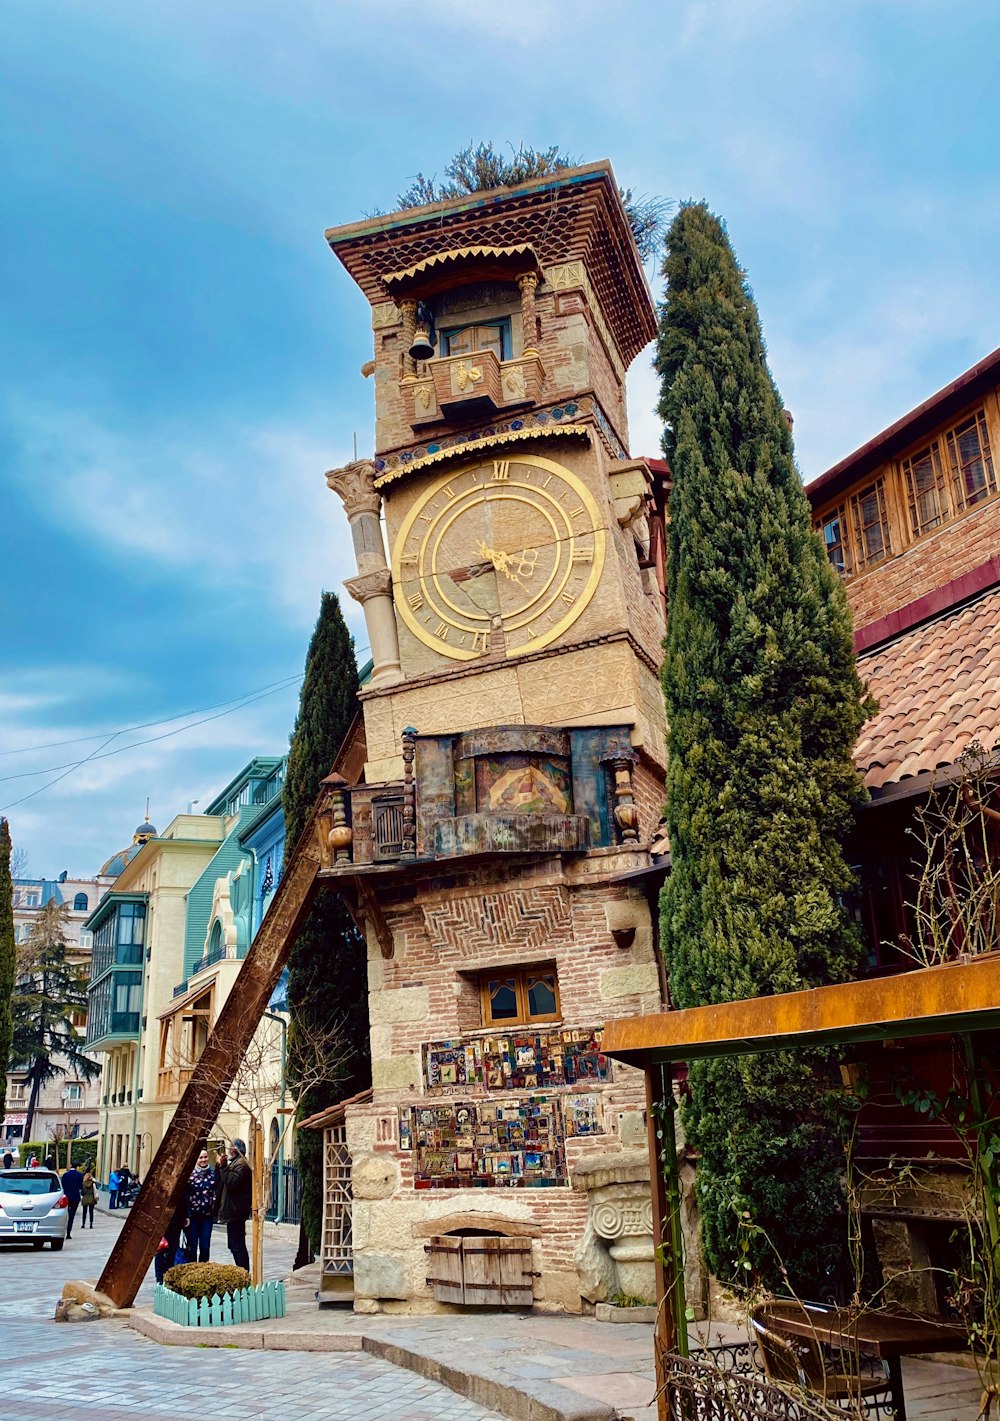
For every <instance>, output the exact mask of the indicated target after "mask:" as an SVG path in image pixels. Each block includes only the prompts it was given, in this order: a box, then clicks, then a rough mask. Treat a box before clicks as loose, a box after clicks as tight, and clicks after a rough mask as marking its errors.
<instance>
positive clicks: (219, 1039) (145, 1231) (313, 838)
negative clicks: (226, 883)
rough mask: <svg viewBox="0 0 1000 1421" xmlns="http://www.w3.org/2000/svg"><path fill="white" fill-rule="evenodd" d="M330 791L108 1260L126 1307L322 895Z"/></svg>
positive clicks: (108, 1288)
mask: <svg viewBox="0 0 1000 1421" xmlns="http://www.w3.org/2000/svg"><path fill="white" fill-rule="evenodd" d="M325 798H326V797H325V796H323V797H321V799H320V801H319V803H318V804H317V806H316V808H315V809H314V810H313V813H312V815H311V817H310V819H309V822H308V824H307V825H306V827H305V829H304V830H303V831H302V835H301V837H300V839H299V841H298V843H297V844H296V845H295V848H294V850H293V851H292V855H291V858H290V859H289V861H288V863H287V865H286V866H285V872H284V874H283V876H282V879H281V883H280V884H279V886H278V891H277V893H276V894H275V896H274V899H273V901H272V903H271V906H270V908H269V909H268V912H267V916H266V917H265V919H264V921H263V923H262V924H261V928H260V931H259V932H258V934H257V936H256V937H255V938H254V940H253V943H252V944H251V947H250V951H249V952H248V953H247V955H246V959H245V961H244V963H243V966H242V967H241V969H240V974H239V976H238V977H237V979H236V982H235V983H234V985H233V989H232V991H231V992H230V994H229V996H228V998H227V999H226V1002H225V1005H224V1006H223V1008H222V1011H221V1012H220V1013H219V1018H218V1020H217V1021H216V1023H215V1026H214V1028H213V1030H212V1033H211V1035H210V1036H209V1038H208V1043H207V1045H206V1047H205V1050H204V1051H203V1053H202V1055H201V1058H200V1059H199V1061H198V1064H197V1065H196V1066H195V1068H194V1071H193V1073H192V1075H191V1079H190V1081H189V1082H188V1085H187V1089H186V1090H185V1091H184V1094H183V1095H182V1096H181V1098H180V1102H179V1103H178V1106H177V1109H176V1111H175V1112H174V1118H173V1120H171V1122H170V1125H169V1126H168V1127H167V1132H166V1134H165V1135H164V1136H163V1139H162V1140H161V1142H160V1148H159V1149H158V1150H157V1151H156V1154H155V1155H154V1157H153V1162H152V1164H151V1165H150V1167H149V1170H148V1172H147V1174H146V1178H145V1180H144V1181H143V1186H142V1188H141V1190H140V1191H139V1197H138V1199H137V1200H136V1202H135V1203H134V1204H133V1205H132V1208H131V1210H130V1212H129V1215H128V1218H127V1219H126V1220H125V1225H124V1227H123V1228H122V1231H121V1233H120V1234H119V1235H118V1240H117V1242H116V1243H115V1246H114V1248H113V1249H112V1250H111V1254H110V1256H109V1258H108V1261H107V1263H106V1264H105V1265H104V1272H103V1273H102V1274H101V1277H100V1280H99V1282H98V1284H97V1286H98V1289H99V1290H100V1291H101V1292H102V1293H105V1294H106V1295H107V1296H108V1297H109V1298H110V1299H111V1301H112V1302H113V1303H115V1304H116V1306H118V1307H120V1308H124V1307H129V1306H131V1304H132V1302H133V1301H134V1299H135V1295H136V1293H137V1292H138V1291H139V1287H140V1285H141V1283H142V1280H143V1278H144V1277H145V1275H146V1270H147V1269H148V1268H149V1265H150V1263H152V1261H153V1257H154V1255H155V1253H156V1247H157V1244H158V1243H159V1242H160V1239H161V1237H162V1235H163V1230H164V1227H165V1226H166V1224H167V1223H168V1221H169V1219H170V1216H171V1215H172V1213H173V1212H174V1210H175V1209H176V1208H177V1206H178V1205H179V1204H180V1202H181V1198H182V1196H183V1194H184V1190H185V1188H186V1187H187V1181H188V1177H189V1175H190V1173H191V1171H192V1169H193V1168H194V1164H195V1160H196V1159H197V1158H198V1152H199V1150H200V1149H201V1148H202V1146H203V1145H204V1143H205V1140H206V1138H207V1137H208V1135H209V1134H210V1132H211V1130H212V1127H213V1126H214V1124H215V1122H216V1119H217V1118H218V1115H219V1111H220V1110H221V1109H222V1105H223V1102H224V1101H225V1098H226V1095H227V1094H228V1091H229V1087H230V1086H231V1085H232V1083H233V1080H234V1078H235V1076H236V1072H237V1070H238V1069H239V1065H240V1062H241V1061H242V1059H243V1057H244V1055H245V1054H246V1051H247V1048H248V1046H249V1045H250V1041H251V1038H252V1037H253V1034H254V1032H255V1031H256V1029H257V1026H258V1024H259V1022H260V1019H261V1017H262V1015H263V1013H264V1010H265V1009H266V1007H267V1004H268V1002H269V1001H270V1000H271V993H272V992H273V991H274V989H275V987H276V986H277V984H278V978H279V977H280V976H281V969H282V968H283V967H284V965H285V963H286V961H287V960H288V955H289V953H290V951H291V948H292V944H293V943H294V941H295V939H296V936H297V935H298V931H299V929H300V927H301V926H302V923H303V920H304V918H305V916H306V913H307V912H308V911H309V907H310V905H311V903H312V900H313V898H314V897H315V894H316V891H317V888H318V886H319V885H318V879H317V875H318V872H319V868H320V853H319V844H318V840H317V833H316V818H317V815H318V814H319V812H320V810H321V809H322V808H323V806H324V804H325Z"/></svg>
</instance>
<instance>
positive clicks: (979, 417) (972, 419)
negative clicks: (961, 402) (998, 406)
mask: <svg viewBox="0 0 1000 1421" xmlns="http://www.w3.org/2000/svg"><path fill="white" fill-rule="evenodd" d="M970 425H971V426H972V427H973V428H974V429H975V431H976V435H977V436H978V439H979V458H980V461H981V463H982V466H983V473H984V476H985V479H984V483H983V485H982V487H981V489H979V490H977V491H976V492H974V493H972V494H971V495H970V494H969V492H968V490H967V488H966V485H965V477H964V473H965V471H964V469H963V467H962V465H961V463H960V461H959V457H958V439H957V436H958V435H959V434H961V433H964V432H965V431H966V430H967V429H968V428H969V426H970ZM944 443H945V448H946V449H947V451H948V470H949V473H950V476H951V488H952V496H953V499H954V502H955V507H956V511H957V512H959V513H964V512H965V510H966V509H967V508H975V507H977V506H978V505H979V504H980V503H986V502H987V501H988V500H989V499H991V498H993V497H994V495H995V494H996V491H997V482H996V472H995V470H994V467H993V451H992V449H991V448H990V435H989V427H988V425H987V423H986V406H985V405H980V406H979V408H978V409H975V410H973V411H972V413H971V414H969V415H967V416H966V418H965V419H960V420H959V421H958V423H957V424H954V425H952V427H951V429H949V430H947V431H946V433H945V435H944Z"/></svg>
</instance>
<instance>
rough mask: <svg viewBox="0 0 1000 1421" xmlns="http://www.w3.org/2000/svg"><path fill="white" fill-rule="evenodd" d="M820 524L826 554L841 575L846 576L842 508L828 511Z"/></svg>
mask: <svg viewBox="0 0 1000 1421" xmlns="http://www.w3.org/2000/svg"><path fill="white" fill-rule="evenodd" d="M822 526H823V544H824V546H825V548H826V555H827V557H828V558H829V559H830V562H831V563H832V564H833V566H834V567H835V568H836V569H837V571H838V572H839V573H840V575H841V577H846V576H847V573H848V571H849V564H848V560H847V536H846V535H847V523H846V519H845V518H844V510H843V508H838V509H837V511H836V512H835V513H828V514H827V516H826V517H825V518H824V519H823V525H822Z"/></svg>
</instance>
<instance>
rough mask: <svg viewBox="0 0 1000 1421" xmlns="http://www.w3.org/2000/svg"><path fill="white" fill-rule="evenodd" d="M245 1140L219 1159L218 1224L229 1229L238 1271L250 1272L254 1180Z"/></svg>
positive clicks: (240, 1141)
mask: <svg viewBox="0 0 1000 1421" xmlns="http://www.w3.org/2000/svg"><path fill="white" fill-rule="evenodd" d="M246 1155H247V1147H246V1145H245V1144H244V1143H243V1141H242V1140H234V1141H233V1142H232V1144H231V1145H230V1146H229V1159H228V1161H226V1157H225V1155H223V1154H221V1153H220V1155H219V1223H220V1224H225V1226H226V1243H227V1244H228V1245H229V1252H230V1253H231V1254H232V1255H233V1262H234V1263H235V1264H236V1265H237V1267H239V1268H245V1269H246V1270H247V1272H248V1273H249V1271H250V1255H249V1253H248V1252H247V1219H249V1217H250V1214H251V1212H252V1210H253V1177H252V1175H251V1173H250V1166H249V1164H247V1158H246Z"/></svg>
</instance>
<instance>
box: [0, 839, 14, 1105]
mask: <svg viewBox="0 0 1000 1421" xmlns="http://www.w3.org/2000/svg"><path fill="white" fill-rule="evenodd" d="M10 856H11V843H10V825H9V824H8V823H7V820H6V819H0V1120H2V1119H3V1116H4V1111H5V1109H6V1104H7V1071H8V1068H9V1066H10V1046H11V1041H12V1039H13V1033H14V1024H13V1019H12V1017H11V997H12V995H13V992H14V975H15V974H14V964H15V956H16V953H15V947H14V885H13V883H12V882H11V876H10Z"/></svg>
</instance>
